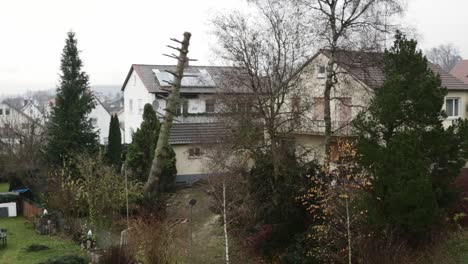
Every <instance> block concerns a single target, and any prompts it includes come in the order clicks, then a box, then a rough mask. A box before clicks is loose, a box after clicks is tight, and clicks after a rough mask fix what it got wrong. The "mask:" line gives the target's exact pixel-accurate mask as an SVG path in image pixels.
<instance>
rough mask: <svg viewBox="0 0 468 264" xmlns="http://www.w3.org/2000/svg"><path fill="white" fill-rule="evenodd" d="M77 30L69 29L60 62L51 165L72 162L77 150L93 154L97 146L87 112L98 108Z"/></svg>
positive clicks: (49, 153)
mask: <svg viewBox="0 0 468 264" xmlns="http://www.w3.org/2000/svg"><path fill="white" fill-rule="evenodd" d="M82 66H83V63H82V61H81V59H80V58H79V50H78V47H77V40H76V39H75V33H74V32H68V36H67V39H66V41H65V47H64V48H63V53H62V58H61V65H60V70H61V74H60V83H59V85H58V88H57V95H56V98H55V105H54V106H53V107H52V113H51V118H50V122H49V125H48V142H47V146H46V151H45V154H46V159H47V161H48V163H49V165H51V166H61V165H63V163H73V162H70V159H73V157H74V155H75V154H76V153H92V152H95V151H96V150H97V149H98V146H99V143H98V135H97V132H96V131H95V129H94V128H93V126H92V124H91V122H90V119H89V117H88V115H89V114H90V113H91V111H92V109H93V108H94V107H95V102H94V98H93V94H92V92H91V90H90V88H89V81H88V75H87V74H86V73H85V72H83V71H82V69H81V68H82Z"/></svg>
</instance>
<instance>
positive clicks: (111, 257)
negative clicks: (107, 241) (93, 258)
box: [102, 246, 137, 264]
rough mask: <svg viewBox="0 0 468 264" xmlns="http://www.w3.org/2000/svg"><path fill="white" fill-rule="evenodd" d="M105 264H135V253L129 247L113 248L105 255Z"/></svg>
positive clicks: (103, 261)
mask: <svg viewBox="0 0 468 264" xmlns="http://www.w3.org/2000/svg"><path fill="white" fill-rule="evenodd" d="M102 263H103V264H135V263H137V262H136V260H135V256H134V252H132V251H131V250H130V249H129V248H127V247H121V246H113V247H111V248H109V249H107V250H106V252H105V253H104V255H103V260H102Z"/></svg>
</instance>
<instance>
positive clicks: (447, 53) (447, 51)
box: [426, 43, 462, 72]
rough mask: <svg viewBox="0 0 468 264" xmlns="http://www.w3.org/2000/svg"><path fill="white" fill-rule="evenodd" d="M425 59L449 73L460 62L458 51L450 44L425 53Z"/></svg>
mask: <svg viewBox="0 0 468 264" xmlns="http://www.w3.org/2000/svg"><path fill="white" fill-rule="evenodd" d="M426 56H427V59H429V60H430V61H431V62H432V63H435V64H438V65H439V66H440V67H442V69H444V70H445V71H446V72H450V71H451V70H452V69H453V67H455V65H456V64H457V63H458V62H459V61H460V60H462V57H461V56H460V50H459V49H458V48H457V47H455V46H454V45H453V44H452V43H448V44H442V45H439V46H437V47H434V48H432V49H430V50H427V51H426Z"/></svg>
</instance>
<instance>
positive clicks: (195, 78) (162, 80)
mask: <svg viewBox="0 0 468 264" xmlns="http://www.w3.org/2000/svg"><path fill="white" fill-rule="evenodd" d="M230 69H232V68H230V67H214V66H188V67H186V69H185V73H184V74H185V75H186V76H185V77H184V78H183V79H182V84H181V88H180V96H181V102H180V105H179V107H178V109H177V111H176V113H175V114H176V117H175V118H174V122H173V127H172V129H171V131H170V133H169V144H170V145H171V146H172V147H173V149H174V151H175V153H176V159H177V181H179V182H191V181H194V180H197V179H199V178H201V177H203V176H206V175H207V174H209V173H210V170H209V169H208V166H206V161H207V160H206V158H204V156H203V148H202V147H201V145H200V144H202V143H206V142H202V143H201V142H200V140H199V139H200V138H204V139H207V138H209V137H207V136H206V135H207V134H210V133H211V131H212V129H213V128H214V127H216V126H217V125H216V112H217V111H218V105H217V104H216V100H215V95H216V93H217V92H219V89H220V85H219V83H220V82H221V81H222V78H223V73H225V72H226V71H229V70H230ZM174 70H175V66H168V65H143V64H133V65H132V66H131V68H130V70H129V72H128V74H127V77H126V79H125V81H124V84H123V85H122V92H123V98H124V110H123V112H122V113H120V115H119V119H120V121H121V122H122V123H123V126H124V130H125V132H124V135H125V136H124V142H125V143H126V144H130V143H131V142H132V135H133V133H134V132H135V131H136V130H137V129H138V128H139V127H140V125H141V123H142V121H143V108H144V106H145V104H151V105H152V106H153V109H155V110H156V114H157V116H158V117H159V118H162V117H163V115H164V111H165V108H166V100H165V99H166V98H167V96H168V95H169V91H170V89H171V87H170V85H169V82H170V81H171V80H172V75H171V74H170V73H168V72H167V71H174ZM120 117H123V118H120Z"/></svg>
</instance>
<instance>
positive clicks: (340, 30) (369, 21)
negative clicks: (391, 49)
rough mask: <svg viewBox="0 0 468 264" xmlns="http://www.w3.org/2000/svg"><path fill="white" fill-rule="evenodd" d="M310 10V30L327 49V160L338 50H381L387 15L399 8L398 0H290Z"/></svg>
mask: <svg viewBox="0 0 468 264" xmlns="http://www.w3.org/2000/svg"><path fill="white" fill-rule="evenodd" d="M293 1H294V2H297V3H298V5H300V6H302V9H303V10H306V11H305V12H306V13H308V14H309V17H310V21H311V22H310V23H311V24H310V26H309V28H310V30H311V31H312V32H314V34H315V35H316V36H317V39H318V40H320V41H321V43H320V45H321V47H323V48H324V49H327V50H328V51H329V53H330V56H329V61H328V63H327V66H326V76H327V77H326V83H325V87H324V91H323V98H324V99H323V100H324V121H325V162H326V164H328V163H329V159H330V146H331V137H332V134H333V132H332V120H331V109H330V107H331V106H330V102H331V93H332V91H333V90H334V87H335V85H336V84H337V83H338V82H339V80H338V78H337V58H336V57H337V56H336V53H337V52H339V50H367V51H368V50H382V48H383V47H385V45H386V36H387V33H388V31H389V30H390V29H392V28H393V27H394V26H392V25H391V23H390V19H391V18H392V17H393V16H394V15H395V14H398V13H400V12H402V4H401V2H400V1H399V0H362V1H354V0H293Z"/></svg>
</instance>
